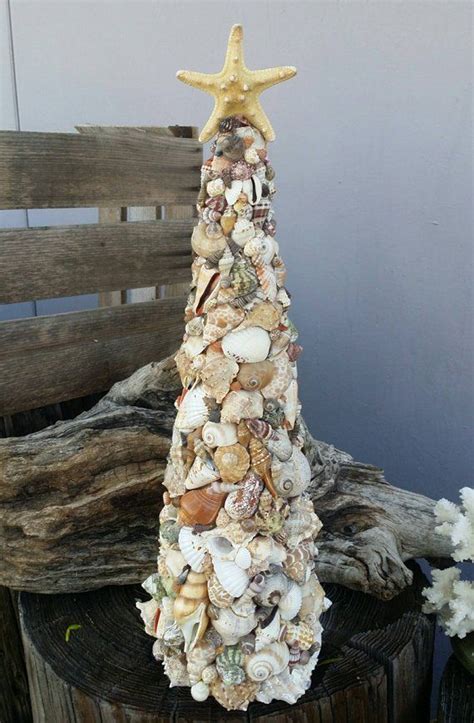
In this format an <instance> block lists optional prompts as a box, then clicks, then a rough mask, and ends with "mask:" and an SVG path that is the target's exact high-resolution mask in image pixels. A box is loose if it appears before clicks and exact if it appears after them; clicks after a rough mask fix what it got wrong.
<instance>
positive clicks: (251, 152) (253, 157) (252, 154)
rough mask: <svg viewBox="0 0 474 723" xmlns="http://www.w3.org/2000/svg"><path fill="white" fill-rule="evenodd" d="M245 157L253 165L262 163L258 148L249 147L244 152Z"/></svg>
mask: <svg viewBox="0 0 474 723" xmlns="http://www.w3.org/2000/svg"><path fill="white" fill-rule="evenodd" d="M244 158H245V161H246V162H247V163H250V164H252V165H256V164H257V163H260V156H259V155H258V153H257V149H256V148H247V150H246V151H245V153H244Z"/></svg>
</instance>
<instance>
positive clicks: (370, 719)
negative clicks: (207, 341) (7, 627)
mask: <svg viewBox="0 0 474 723" xmlns="http://www.w3.org/2000/svg"><path fill="white" fill-rule="evenodd" d="M413 571H414V584H413V585H412V586H411V587H409V588H407V589H406V590H405V591H404V592H403V593H402V594H401V595H399V596H397V597H396V598H394V599H393V600H391V601H389V602H386V603H382V602H380V601H379V600H376V599H375V598H374V597H371V596H369V595H364V594H362V593H358V592H353V591H350V590H347V589H346V588H343V587H340V586H337V585H328V586H327V593H328V595H329V596H330V598H331V599H332V601H333V604H332V607H331V608H330V609H329V611H328V612H327V613H325V614H324V615H323V625H324V629H325V631H324V637H323V648H322V651H321V657H320V662H319V663H318V666H317V668H316V670H315V673H314V675H313V679H312V684H311V688H310V690H309V691H308V692H307V693H306V694H305V695H304V696H303V697H302V698H301V699H300V700H298V702H297V703H296V704H295V705H292V706H289V705H287V704H286V703H283V702H281V701H274V702H273V703H271V704H270V705H265V704H262V703H252V704H251V705H250V707H249V710H248V711H247V713H243V712H230V713H229V712H227V711H225V710H224V709H223V708H221V707H220V706H219V705H217V703H216V702H215V701H214V700H212V699H211V698H209V699H208V700H207V701H206V702H204V703H196V701H194V700H192V698H191V695H190V693H189V689H186V688H171V689H170V688H169V681H168V679H167V678H166V676H165V675H164V672H163V669H162V666H161V665H158V664H157V663H156V661H155V660H154V659H153V657H152V654H151V647H152V643H153V641H152V640H151V639H150V638H149V637H148V636H147V635H146V634H145V633H144V631H143V625H142V623H141V620H140V617H139V615H138V611H137V610H136V609H135V607H134V600H135V599H136V598H137V597H141V598H142V599H144V598H146V597H147V596H146V594H145V593H144V591H143V590H141V589H140V588H139V587H133V586H132V587H130V586H122V587H120V588H119V587H108V588H104V589H102V590H95V591H93V592H87V593H81V594H77V595H36V594H34V593H22V594H21V596H20V612H21V617H22V631H23V640H24V644H25V653H26V663H27V667H28V676H29V681H30V689H31V694H32V709H33V715H34V721H38V723H39V722H40V721H47V723H66V721H75V722H76V723H112V722H113V723H125V721H127V723H151V722H152V721H153V722H154V723H165V722H166V723H167V722H168V721H180V722H181V723H185V722H188V723H191V722H192V723H200V722H201V721H202V722H204V721H232V722H233V723H236V722H237V721H262V722H263V721H270V720H271V721H272V723H290V721H292V722H296V721H301V723H389V722H391V723H408V721H410V723H411V722H413V723H414V722H415V721H416V723H425V722H426V721H428V720H429V699H430V687H431V660H432V649H433V637H434V626H435V623H434V620H433V618H431V617H428V616H426V615H423V614H422V613H421V612H420V605H421V595H420V589H421V587H423V585H425V584H426V580H425V579H424V578H423V576H422V575H421V574H420V571H419V569H417V567H416V566H414V567H413ZM70 625H74V626H76V627H75V628H74V629H72V630H71V631H70V635H69V636H67V635H66V631H67V629H68V627H69V626H70ZM77 626H81V627H77ZM66 637H68V640H66ZM15 723H17V721H15Z"/></svg>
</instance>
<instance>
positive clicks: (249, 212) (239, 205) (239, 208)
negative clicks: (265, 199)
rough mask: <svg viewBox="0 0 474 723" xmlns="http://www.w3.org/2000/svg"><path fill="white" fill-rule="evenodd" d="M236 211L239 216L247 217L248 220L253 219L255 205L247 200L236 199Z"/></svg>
mask: <svg viewBox="0 0 474 723" xmlns="http://www.w3.org/2000/svg"><path fill="white" fill-rule="evenodd" d="M234 211H236V212H237V215H238V216H239V218H246V219H247V221H252V217H253V207H252V206H251V205H250V204H249V203H247V202H246V201H245V202H244V201H236V203H234Z"/></svg>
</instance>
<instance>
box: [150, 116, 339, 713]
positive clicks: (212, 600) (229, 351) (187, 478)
mask: <svg viewBox="0 0 474 723" xmlns="http://www.w3.org/2000/svg"><path fill="white" fill-rule="evenodd" d="M214 148H215V150H214V155H213V157H212V158H211V159H209V161H207V162H206V163H205V164H204V166H203V168H202V187H201V191H200V193H199V197H198V205H197V210H198V216H199V219H198V223H197V225H196V227H195V228H194V231H193V234H192V239H191V246H192V249H193V252H194V254H195V258H194V261H193V264H192V283H191V291H190V295H189V299H188V303H187V306H186V310H185V322H186V325H185V334H184V338H183V343H182V345H181V347H180V350H179V351H178V353H177V355H176V365H177V368H178V372H179V374H180V378H181V381H182V387H183V389H182V392H181V394H180V395H179V397H178V399H177V400H176V409H177V414H176V419H175V424H174V429H173V436H172V445H171V449H170V454H169V460H168V465H167V469H166V473H165V477H164V484H165V486H166V488H167V493H166V495H167V496H166V498H165V505H164V508H163V510H162V512H161V513H160V523H161V527H160V553H159V557H158V571H157V572H156V573H154V574H153V575H151V576H150V577H149V578H148V579H147V580H146V581H145V583H144V587H145V589H146V590H147V592H148V593H149V594H150V595H151V596H152V599H151V600H150V602H149V603H140V604H139V606H140V610H141V614H142V617H143V619H144V621H145V625H146V630H147V632H148V633H149V634H150V635H152V636H154V637H155V638H156V643H155V646H154V649H153V650H154V655H155V657H157V659H162V660H163V662H164V669H165V672H166V674H167V675H168V677H169V679H170V683H171V685H181V686H187V687H189V688H190V693H191V696H192V697H193V698H194V699H195V700H196V701H204V700H206V698H207V697H208V696H213V697H214V698H215V699H216V700H217V701H218V702H219V703H220V704H221V705H223V706H224V707H225V708H227V709H229V710H233V709H241V710H246V709H247V707H248V705H249V703H251V702H252V701H253V700H258V701H263V702H270V701H271V700H272V699H275V698H276V699H281V700H285V701H287V702H295V701H296V700H297V698H298V697H300V696H301V695H302V694H303V693H304V691H305V690H306V689H307V687H308V686H309V681H310V679H311V673H312V670H313V669H314V666H315V665H316V661H317V657H318V651H319V647H320V641H321V626H320V623H319V617H320V614H321V612H322V611H323V610H324V609H325V607H326V606H327V604H328V603H327V601H326V599H325V597H324V593H323V591H322V588H321V586H320V585H319V582H318V580H317V578H316V575H315V573H314V569H313V560H314V556H315V554H316V548H315V544H314V540H315V538H316V536H317V534H318V531H319V529H320V522H319V520H318V517H317V515H316V513H315V511H314V508H313V505H312V502H311V500H310V498H309V496H308V494H307V489H308V486H309V484H310V480H311V470H310V466H309V464H308V461H307V459H306V457H305V455H304V453H303V451H302V449H301V446H302V443H303V442H302V437H301V433H300V431H299V425H298V413H299V401H298V385H297V381H296V380H297V370H296V359H297V357H298V355H299V353H300V351H301V347H299V346H298V344H297V343H296V340H297V331H296V329H295V327H294V325H293V324H292V322H291V320H290V319H289V317H288V311H289V307H290V296H289V294H288V293H287V291H286V289H285V286H284V284H285V277H286V270H285V265H284V262H283V260H282V258H281V257H280V251H279V245H278V243H277V241H276V239H275V238H274V236H275V218H274V212H273V205H272V197H273V194H274V192H275V187H274V171H273V169H272V168H271V166H270V165H269V162H268V158H267V152H266V146H265V142H264V140H263V138H262V136H261V134H260V133H259V132H258V131H257V130H256V129H255V128H253V127H252V126H251V125H249V124H248V123H247V122H246V121H245V120H243V119H241V118H237V117H231V118H227V119H225V120H224V121H222V123H221V130H220V133H219V136H218V137H217V140H216V143H215V146H214Z"/></svg>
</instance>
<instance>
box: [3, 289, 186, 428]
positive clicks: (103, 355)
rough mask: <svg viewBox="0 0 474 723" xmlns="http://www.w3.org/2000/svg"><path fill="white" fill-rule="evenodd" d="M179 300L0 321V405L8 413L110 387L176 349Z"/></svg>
mask: <svg viewBox="0 0 474 723" xmlns="http://www.w3.org/2000/svg"><path fill="white" fill-rule="evenodd" d="M183 306H184V299H182V298H173V299H163V300H158V301H154V302H149V303H144V304H127V305H123V306H119V307H105V308H101V309H94V310H93V311H83V312H75V313H71V314H60V315H59V314H58V315H54V316H50V317H37V318H33V319H22V320H19V321H15V322H5V323H4V324H2V325H0V347H1V349H2V355H1V356H0V378H1V379H2V384H1V387H0V410H1V413H2V414H11V413H14V412H19V411H22V410H25V409H33V408H35V407H40V406H44V405H46V404H49V403H51V402H53V401H54V402H57V401H62V400H65V399H72V398H74V397H80V396H84V395H86V394H91V393H93V392H99V391H103V390H105V389H108V388H109V387H110V386H111V385H112V384H114V383H115V382H116V381H118V380H120V379H122V378H124V377H125V376H127V375H128V374H130V373H131V372H132V371H134V370H135V369H136V368H137V367H139V366H140V365H142V364H146V363H149V362H151V361H155V360H159V359H162V358H163V357H164V356H166V355H167V354H169V353H171V352H172V351H174V349H175V348H176V346H177V345H178V343H179V339H180V337H181V335H182V327H183V321H182V316H183Z"/></svg>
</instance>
